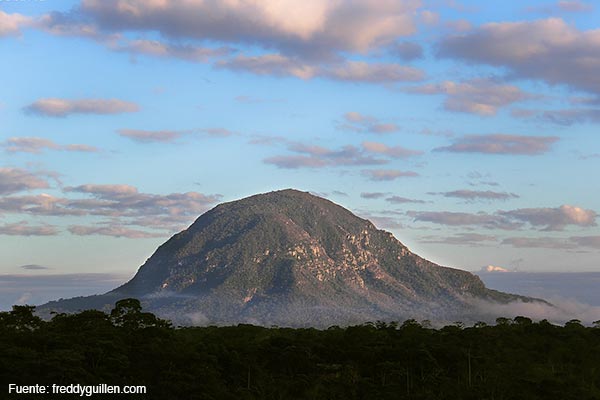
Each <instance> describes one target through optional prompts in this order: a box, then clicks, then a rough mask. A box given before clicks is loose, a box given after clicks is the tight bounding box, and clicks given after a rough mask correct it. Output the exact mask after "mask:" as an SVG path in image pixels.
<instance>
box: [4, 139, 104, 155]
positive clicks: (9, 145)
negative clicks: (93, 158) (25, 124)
mask: <svg viewBox="0 0 600 400" xmlns="http://www.w3.org/2000/svg"><path fill="white" fill-rule="evenodd" d="M0 146H2V147H4V150H5V151H7V152H9V153H32V154H39V153H41V152H43V151H44V150H62V151H75V152H85V153H94V152H97V151H99V149H98V148H97V147H94V146H89V145H85V144H67V145H60V144H58V143H55V142H53V141H52V140H49V139H44V138H39V137H11V138H8V139H6V140H5V141H4V142H2V143H0Z"/></svg>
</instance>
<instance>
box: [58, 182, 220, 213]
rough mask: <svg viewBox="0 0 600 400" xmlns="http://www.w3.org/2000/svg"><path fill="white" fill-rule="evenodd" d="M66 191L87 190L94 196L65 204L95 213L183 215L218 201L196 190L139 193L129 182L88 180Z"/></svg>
mask: <svg viewBox="0 0 600 400" xmlns="http://www.w3.org/2000/svg"><path fill="white" fill-rule="evenodd" d="M64 190H65V191H67V192H77V193H85V194H90V195H92V196H93V197H94V199H82V200H69V202H68V203H67V205H66V207H67V208H73V209H79V210H82V211H85V212H89V213H91V214H94V215H110V216H136V217H139V216H150V215H173V216H175V215H185V216H194V217H195V216H197V215H198V214H199V213H202V212H204V211H206V209H207V207H208V206H209V205H211V204H214V203H215V202H217V201H218V200H219V199H220V197H221V196H219V195H204V194H202V193H197V192H187V193H171V194H167V195H157V194H149V193H140V192H138V190H137V188H135V187H133V186H129V185H96V184H87V185H80V186H76V187H66V188H65V189H64Z"/></svg>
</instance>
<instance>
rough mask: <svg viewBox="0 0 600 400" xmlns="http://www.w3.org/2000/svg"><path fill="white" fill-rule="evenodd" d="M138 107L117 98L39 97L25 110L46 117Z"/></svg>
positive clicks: (122, 111) (135, 109) (126, 109)
mask: <svg viewBox="0 0 600 400" xmlns="http://www.w3.org/2000/svg"><path fill="white" fill-rule="evenodd" d="M139 110H140V107H139V106H138V105H137V104H135V103H131V102H128V101H123V100H119V99H75V100H73V99H59V98H45V99H39V100H36V101H35V102H33V103H32V104H30V105H29V106H27V107H25V111H27V112H29V113H32V114H37V115H43V116H47V117H66V116H68V115H71V114H121V113H132V112H137V111H139Z"/></svg>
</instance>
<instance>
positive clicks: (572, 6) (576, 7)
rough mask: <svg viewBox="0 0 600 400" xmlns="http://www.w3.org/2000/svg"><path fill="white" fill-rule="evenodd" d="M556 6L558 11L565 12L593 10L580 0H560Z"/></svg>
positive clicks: (589, 5)
mask: <svg viewBox="0 0 600 400" xmlns="http://www.w3.org/2000/svg"><path fill="white" fill-rule="evenodd" d="M557 6H558V8H559V9H560V10H562V11H567V12H587V11H592V10H593V9H594V7H593V6H592V5H591V4H588V3H585V2H583V1H580V0H561V1H559V2H558V4H557Z"/></svg>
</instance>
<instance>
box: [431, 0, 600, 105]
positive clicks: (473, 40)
mask: <svg viewBox="0 0 600 400" xmlns="http://www.w3.org/2000/svg"><path fill="white" fill-rule="evenodd" d="M563 4H567V3H563ZM439 48H440V50H439V54H440V55H441V56H443V57H451V58H457V59H462V60H465V61H468V62H476V63H482V64H488V65H493V66H498V67H503V68H506V69H508V70H509V71H510V75H511V77H514V78H527V79H529V78H532V79H539V80H543V81H545V82H546V83H548V84H550V85H556V84H565V85H568V86H570V87H572V88H575V89H580V90H583V91H587V92H591V93H596V94H598V93H600V76H598V74H597V73H596V72H597V70H598V64H599V63H600V31H599V30H586V31H582V30H578V29H577V28H575V27H574V26H572V25H569V24H567V23H566V22H565V21H563V20H562V19H560V18H548V19H544V20H537V21H525V22H494V23H488V24H484V25H482V26H481V27H479V28H477V29H474V30H472V31H469V32H467V33H464V34H456V35H452V36H449V37H446V38H444V39H443V40H442V41H441V43H440V44H439Z"/></svg>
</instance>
